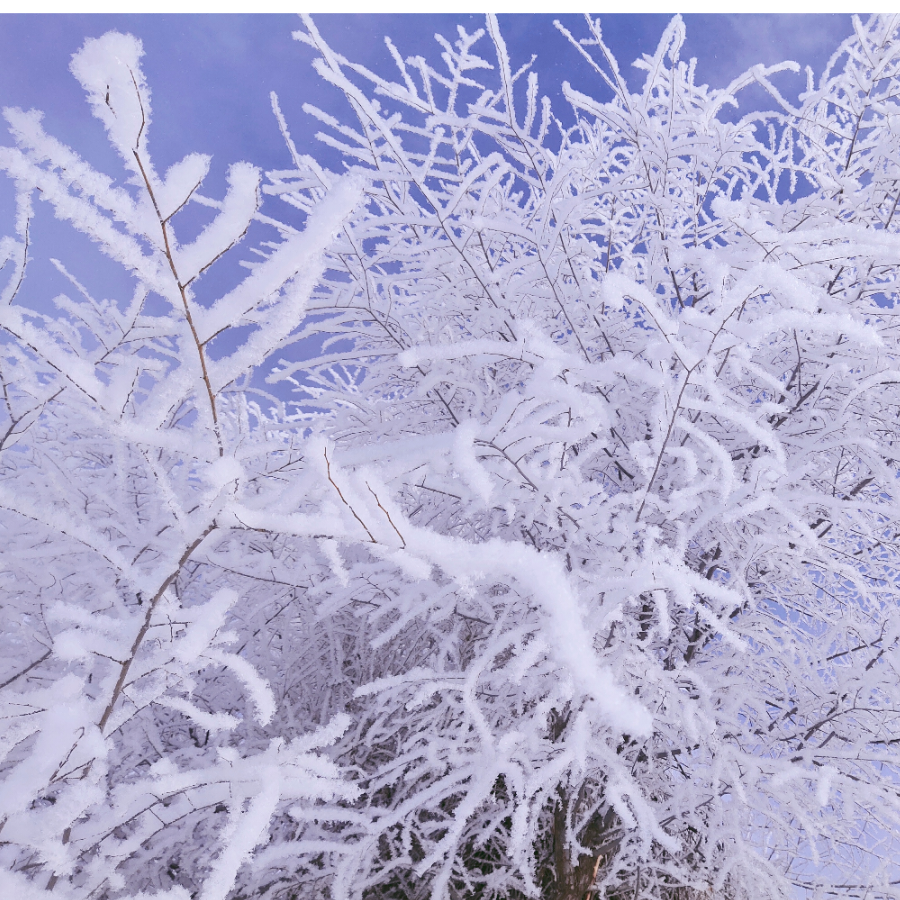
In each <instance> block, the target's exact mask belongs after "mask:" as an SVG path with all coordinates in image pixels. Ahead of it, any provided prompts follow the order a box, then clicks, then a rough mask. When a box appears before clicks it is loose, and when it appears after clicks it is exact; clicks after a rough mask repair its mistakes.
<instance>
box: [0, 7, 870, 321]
mask: <svg viewBox="0 0 900 900" xmlns="http://www.w3.org/2000/svg"><path fill="white" fill-rule="evenodd" d="M559 18H560V19H561V20H562V21H563V22H564V24H565V25H567V27H568V28H569V29H570V31H572V32H573V33H574V34H576V36H582V35H584V33H585V29H584V22H583V18H582V17H581V16H580V15H565V16H560V17H559ZM684 18H685V24H686V27H687V41H686V44H685V46H684V48H683V50H682V58H689V57H691V56H695V57H697V59H698V63H697V80H698V81H701V82H706V83H709V84H711V85H712V86H714V87H724V86H725V85H727V84H728V82H729V81H730V80H731V79H732V78H734V77H736V76H737V75H739V74H740V73H741V72H742V71H744V70H745V69H746V68H748V67H749V66H751V65H753V64H754V63H758V62H762V63H767V64H769V63H775V62H778V61H781V60H784V59H793V60H795V61H797V62H798V63H800V64H801V66H805V65H810V66H812V68H813V70H814V72H815V73H816V75H817V76H818V75H819V74H820V73H821V71H822V69H823V67H824V66H825V64H826V62H827V60H828V58H829V56H830V55H831V53H832V52H833V51H834V49H835V48H836V47H837V45H838V44H839V43H840V41H841V40H842V39H843V38H844V37H846V36H847V35H848V34H850V33H851V31H852V25H851V21H850V16H849V15H837V14H827V15H800V14H785V15H768V14H766V15H747V14H742V15H725V14H722V15H712V14H688V15H686V16H685V17H684ZM553 19H554V16H552V15H531V14H521V15H501V16H500V23H501V28H502V29H503V32H504V34H505V36H506V41H507V45H508V47H509V49H510V53H511V55H512V56H513V61H514V62H516V61H517V60H518V61H519V62H525V61H527V60H528V58H529V57H530V56H531V54H537V61H536V64H535V66H536V70H537V72H538V74H539V78H540V88H541V92H542V93H546V94H548V95H549V96H550V97H551V99H552V100H553V101H554V107H555V108H556V109H557V110H558V111H560V110H562V111H563V112H564V110H563V109H562V107H563V103H562V98H561V96H560V93H559V89H560V84H561V83H562V82H563V81H565V80H568V81H569V82H571V83H572V85H573V86H574V87H576V88H578V89H579V90H581V91H583V92H585V93H593V94H595V95H596V96H599V97H601V98H603V97H605V95H604V93H603V88H602V86H601V85H600V84H599V83H598V80H597V78H596V76H594V75H593V73H592V72H591V70H590V68H589V67H588V66H587V64H586V63H585V62H583V61H582V60H581V59H580V58H579V56H578V54H577V53H576V52H575V51H574V49H573V48H571V47H570V46H569V45H568V43H567V42H566V40H565V39H564V38H563V36H562V35H561V34H560V33H559V32H558V31H557V30H556V29H555V28H554V26H553ZM315 21H316V23H317V25H318V27H319V29H320V31H321V32H322V33H323V35H324V36H325V37H326V39H328V40H329V41H330V42H331V43H332V45H333V46H334V47H335V48H336V49H337V50H339V51H341V52H343V53H344V54H345V55H347V56H348V57H350V58H351V59H353V60H354V61H357V62H360V63H362V64H363V65H365V66H367V67H368V68H371V69H373V70H375V71H378V72H380V73H381V74H384V75H391V76H393V74H394V72H395V71H396V70H395V69H394V66H393V63H392V61H391V59H390V56H389V54H388V51H387V49H386V47H385V45H384V42H383V36H384V35H389V36H390V37H391V39H392V40H393V41H394V43H395V44H396V46H397V47H398V49H399V50H400V52H401V53H402V54H403V55H404V56H410V55H417V54H421V55H423V56H428V57H430V58H432V59H434V58H436V57H437V52H436V51H437V50H438V46H437V44H436V43H435V41H434V34H435V32H440V33H442V34H444V35H445V36H447V37H448V38H450V39H453V38H455V36H456V25H457V23H461V24H463V25H464V26H465V27H466V28H467V29H468V30H470V31H473V30H475V29H476V28H478V27H480V26H481V24H482V20H481V18H480V17H479V16H474V15H450V14H435V15H412V14H404V15H398V14H381V15H378V14H343V15H319V16H316V17H315ZM668 21H669V16H668V15H657V14H639V15H626V14H614V15H605V16H602V17H601V22H602V27H603V32H604V37H605V39H606V40H607V42H608V43H609V44H610V46H611V48H612V50H613V52H614V53H615V54H616V55H617V57H618V59H619V62H620V65H621V66H622V68H623V70H624V71H625V72H626V74H627V75H628V77H629V81H630V84H631V86H632V87H633V88H637V87H638V85H639V84H640V82H641V78H642V75H643V73H642V72H640V71H639V70H637V69H634V68H632V67H631V66H630V63H631V61H632V60H634V59H635V58H637V57H639V56H640V55H641V54H642V53H652V52H653V50H654V49H655V47H656V44H657V42H658V40H659V37H660V35H661V34H662V32H663V30H664V28H665V26H666V24H667V22H668ZM298 27H300V22H299V19H297V18H296V17H294V16H290V15H281V14H267V15H193V14H189V15H168V14H164V15H124V14H122V15H113V14H110V15H106V14H102V15H75V14H58V15H47V14H44V15H25V14H7V15H3V16H2V17H0V105H2V106H19V107H22V108H24V109H28V108H36V109H40V110H43V111H44V113H45V119H44V127H45V128H46V129H47V131H48V132H50V133H51V134H53V135H54V136H56V137H57V138H59V139H60V140H62V141H64V142H65V143H67V144H69V145H70V146H72V147H74V148H75V149H76V150H77V151H78V152H79V153H80V154H81V155H82V156H84V157H85V158H86V159H88V160H89V161H90V162H92V164H94V165H95V166H96V167H98V168H100V169H102V170H104V171H105V172H106V173H107V174H109V175H111V176H113V177H118V176H119V175H120V174H122V169H121V166H120V163H119V160H118V158H117V157H116V156H115V154H114V153H113V152H112V151H111V150H110V149H109V147H108V145H107V143H106V138H105V134H104V131H103V128H102V126H101V125H100V123H99V122H98V121H97V120H96V119H94V118H93V117H92V116H91V115H90V113H89V111H88V108H87V104H86V103H85V101H84V97H83V93H82V90H81V87H80V85H79V84H78V83H77V82H76V80H75V79H74V78H73V77H72V75H71V74H70V73H69V71H68V66H69V60H70V58H71V56H72V54H73V53H74V52H75V51H76V50H78V48H79V47H80V46H81V45H82V43H83V42H84V40H85V38H87V37H97V36H99V35H101V34H103V33H104V32H106V31H109V30H111V29H116V30H119V31H123V32H130V33H132V34H134V35H136V36H137V37H139V38H140V39H141V40H142V42H143V45H144V51H145V56H144V60H143V67H144V72H145V74H146V76H147V80H148V82H149V84H150V87H151V90H152V93H153V123H152V126H151V131H150V145H149V146H150V151H151V154H152V156H153V159H154V162H155V164H156V166H157V168H158V169H163V168H164V167H165V166H168V165H170V164H171V163H173V162H175V161H176V160H178V159H181V158H182V157H183V156H184V155H186V154H187V153H190V152H202V153H209V154H211V155H212V156H213V166H212V172H211V180H210V181H208V182H207V184H206V186H205V189H204V193H207V194H211V195H213V196H219V195H220V193H221V191H222V190H223V189H224V174H225V170H226V169H227V167H228V165H229V164H230V163H232V162H235V161H237V160H241V159H246V160H248V161H250V162H252V163H254V164H256V165H258V166H260V167H261V168H263V169H271V168H287V167H288V166H289V165H290V161H289V157H288V154H287V151H286V149H285V147H284V145H283V143H282V141H281V138H280V136H279V133H278V128H277V125H276V122H275V119H274V117H273V115H272V112H271V108H270V104H269V92H270V91H272V90H274V91H276V92H277V93H278V95H279V98H280V101H281V106H282V109H283V111H284V113H285V116H286V118H287V121H288V124H289V127H290V128H291V131H292V134H293V137H294V140H295V142H296V143H297V145H298V148H299V149H300V151H301V152H306V153H310V154H312V155H314V156H317V157H319V158H321V159H325V160H326V161H328V160H329V157H328V156H327V155H326V154H327V152H328V151H326V150H325V148H324V147H323V146H322V145H321V144H319V143H318V142H317V141H316V140H315V133H316V131H318V130H319V129H320V125H319V123H318V122H316V121H315V120H313V119H312V118H311V117H310V116H308V115H307V114H305V113H304V112H303V110H302V106H303V104H304V103H312V104H314V105H317V106H320V107H322V108H324V109H326V110H327V111H329V112H331V113H332V114H333V115H335V116H337V117H338V118H346V117H348V116H349V113H350V110H349V107H348V106H347V105H346V104H345V103H344V101H343V99H342V98H341V97H340V95H339V94H338V93H337V92H336V90H335V89H334V88H332V87H331V86H330V85H327V84H324V83H323V82H321V81H320V79H319V78H318V76H317V75H316V74H315V72H314V71H313V69H312V66H311V62H312V59H313V52H312V51H311V50H310V49H309V48H308V47H306V46H304V45H302V44H300V43H299V42H297V41H295V40H293V39H292V37H291V32H292V31H293V30H295V29H297V28H298ZM782 78H783V80H782V82H781V86H782V88H783V89H784V91H785V93H786V94H787V96H789V97H793V98H796V95H797V93H798V92H799V91H801V90H802V89H803V87H804V86H805V77H803V76H791V75H785V76H782ZM760 99H761V98H760V96H759V95H754V94H753V93H752V92H748V93H747V94H746V95H745V97H744V105H743V108H742V109H741V111H740V112H743V111H745V110H746V109H747V108H748V106H751V105H752V104H754V103H758V102H760ZM9 141H10V138H9V137H8V135H7V134H6V132H5V129H2V128H0V142H4V143H8V142H9ZM330 159H331V160H333V159H334V157H330ZM331 165H332V167H334V166H335V163H334V162H333V161H332V162H331ZM12 196H13V195H12V190H11V188H10V186H9V184H8V183H7V182H6V179H5V176H2V175H0V234H4V233H8V232H10V231H11V229H12V209H11V202H12ZM269 203H270V204H271V205H270V206H269V207H267V208H266V209H265V210H264V211H268V212H270V214H274V215H278V213H279V209H278V204H277V201H273V200H270V201H269ZM33 237H34V245H33V246H34V251H35V254H34V257H33V262H32V264H31V265H30V266H29V272H28V277H27V279H26V283H25V284H24V285H23V289H22V292H21V294H20V296H19V301H20V302H23V303H26V304H29V305H30V304H34V305H37V306H40V307H44V304H45V303H46V301H47V299H49V298H50V297H53V296H54V295H55V294H57V293H59V292H61V291H67V292H71V286H70V285H69V284H68V282H66V281H64V280H63V278H62V276H61V275H59V273H57V272H56V270H55V269H53V268H52V267H51V266H50V264H49V262H47V258H48V257H49V256H51V255H52V256H56V257H58V258H60V259H62V261H63V262H64V263H65V264H66V265H67V266H69V267H70V268H72V269H73V271H74V269H76V268H79V267H80V273H77V274H79V277H80V278H82V280H84V281H85V282H86V283H87V284H88V286H89V287H91V286H92V281H91V279H92V277H93V279H94V288H93V289H94V290H96V292H97V293H98V294H100V295H101V296H112V295H113V294H114V293H115V292H117V291H121V292H122V293H123V294H129V295H130V293H131V291H130V288H128V286H127V279H126V277H125V274H124V273H122V272H116V271H114V270H113V269H114V267H113V266H112V265H111V264H110V263H109V262H108V261H106V260H103V259H101V258H99V254H98V255H97V256H98V258H97V259H96V260H95V261H93V262H92V263H91V265H90V266H88V265H87V262H86V260H87V259H88V258H89V254H90V246H89V244H88V242H87V239H85V238H80V237H78V236H75V235H73V234H72V233H71V231H70V230H69V229H67V227H65V226H62V225H59V224H57V223H54V222H53V221H52V216H51V214H50V211H49V210H48V209H46V208H45V209H42V208H41V204H38V207H37V214H36V217H35V220H34V223H33ZM91 259H93V257H91ZM71 260H75V261H76V262H77V263H78V264H79V265H70V261H71ZM44 308H46V307H44Z"/></svg>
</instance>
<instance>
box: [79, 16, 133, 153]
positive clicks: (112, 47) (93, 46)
mask: <svg viewBox="0 0 900 900" xmlns="http://www.w3.org/2000/svg"><path fill="white" fill-rule="evenodd" d="M143 55H144V50H143V46H142V45H141V42H140V41H139V40H138V39H137V38H136V37H133V36H132V35H130V34H120V33H119V32H118V31H109V32H107V33H106V34H104V35H103V37H99V38H88V40H86V41H85V42H84V46H83V47H82V48H81V49H80V50H79V51H78V52H77V53H76V54H75V55H74V56H73V57H72V64H71V67H70V68H71V70H72V74H73V75H74V76H75V77H76V78H77V79H78V80H79V81H80V82H81V85H82V87H83V88H84V89H85V91H86V92H87V95H88V103H90V105H91V111H92V112H93V113H94V115H95V116H96V117H97V118H98V119H100V121H101V122H103V124H104V125H105V126H106V130H107V132H108V133H109V139H110V141H111V142H112V144H113V146H114V147H115V148H116V149H117V150H118V151H119V153H120V154H121V155H122V158H123V159H124V160H125V161H126V163H127V164H128V165H129V167H131V168H136V164H135V160H134V151H135V150H137V149H139V144H140V146H141V147H142V146H143V143H144V142H145V140H146V130H147V126H148V125H149V124H150V89H149V88H148V87H147V84H146V82H145V81H144V73H143V72H142V71H141V68H140V59H141V57H142V56H143Z"/></svg>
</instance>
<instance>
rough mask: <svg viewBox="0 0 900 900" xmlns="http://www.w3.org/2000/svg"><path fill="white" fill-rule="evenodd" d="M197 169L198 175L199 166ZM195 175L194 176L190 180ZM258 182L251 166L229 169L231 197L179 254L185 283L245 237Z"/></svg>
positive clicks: (186, 186)
mask: <svg viewBox="0 0 900 900" xmlns="http://www.w3.org/2000/svg"><path fill="white" fill-rule="evenodd" d="M204 159H208V158H207V157H204ZM195 168H196V171H199V165H197V166H195ZM195 174H196V172H194V173H191V177H194V176H195ZM259 178H260V173H259V169H257V168H256V166H251V165H250V164H249V163H245V162H240V163H235V164H234V165H233V166H231V167H230V168H229V169H228V193H227V194H226V195H225V199H224V200H223V201H222V211H221V212H220V213H219V214H218V215H217V216H216V218H215V219H213V221H212V222H210V224H209V225H207V226H206V228H205V229H204V230H203V231H201V232H200V235H199V236H198V237H197V239H196V240H195V241H194V242H193V243H192V244H188V245H187V246H186V247H182V248H181V249H180V250H179V251H178V253H177V265H178V274H179V276H180V277H181V280H182V283H184V284H187V283H188V282H190V281H193V279H194V278H196V277H197V275H199V274H200V272H202V271H203V270H204V269H205V268H206V267H207V266H209V265H210V264H211V263H213V262H214V261H215V260H216V259H218V258H219V257H220V256H221V255H222V254H223V253H224V252H225V251H226V250H228V249H229V248H230V247H232V246H233V245H234V244H236V243H237V242H238V241H239V240H240V239H241V238H242V237H243V235H244V233H245V232H246V231H247V228H249V226H250V220H251V219H252V218H253V214H254V213H255V212H256V208H257V206H258V205H259ZM189 181H190V178H186V179H185V180H184V182H183V183H182V184H181V185H180V190H181V193H184V190H185V189H188V190H190V185H189V184H188V182H189ZM228 324H234V323H233V322H229V323H228Z"/></svg>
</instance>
